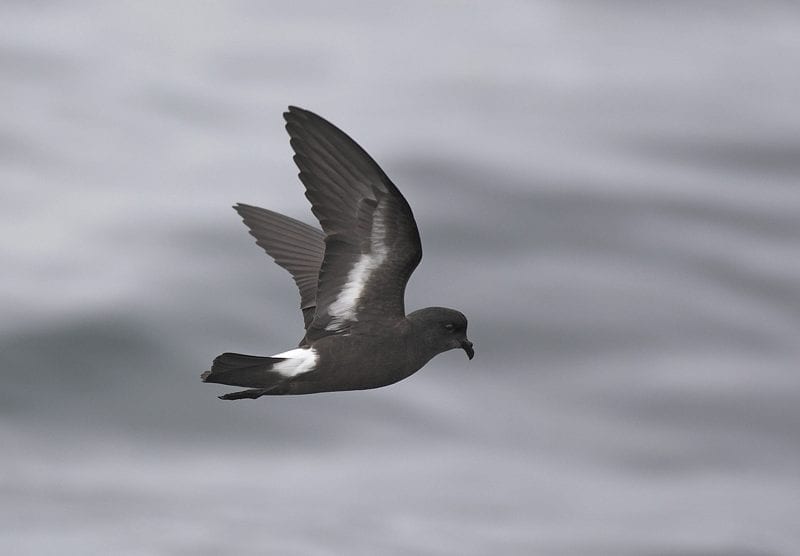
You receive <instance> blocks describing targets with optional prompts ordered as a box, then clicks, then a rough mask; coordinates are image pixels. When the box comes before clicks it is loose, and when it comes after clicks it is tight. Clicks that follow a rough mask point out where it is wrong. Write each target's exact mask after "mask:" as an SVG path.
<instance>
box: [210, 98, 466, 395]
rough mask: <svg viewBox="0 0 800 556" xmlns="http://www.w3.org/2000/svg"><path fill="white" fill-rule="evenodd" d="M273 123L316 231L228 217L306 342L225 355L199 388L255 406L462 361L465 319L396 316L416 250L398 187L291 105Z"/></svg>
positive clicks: (448, 313) (247, 210) (432, 313)
mask: <svg viewBox="0 0 800 556" xmlns="http://www.w3.org/2000/svg"><path fill="white" fill-rule="evenodd" d="M283 117H284V118H285V119H286V130H287V131H288V132H289V136H290V137H291V141H290V144H291V146H292V149H294V152H295V155H294V161H295V163H296V164H297V167H298V168H299V169H300V174H299V176H300V180H301V181H302V182H303V185H305V188H306V197H307V198H308V200H309V201H310V202H311V211H312V212H313V213H314V216H316V217H317V219H318V220H319V223H320V225H321V226H322V231H320V230H318V229H316V228H314V227H312V226H309V225H308V224H304V223H303V222H300V221H298V220H295V219H293V218H289V217H288V216H284V215H282V214H278V213H276V212H272V211H270V210H266V209H263V208H259V207H254V206H251V205H244V204H237V205H235V206H234V207H233V208H234V209H236V211H237V212H238V213H239V215H240V216H241V217H242V219H243V220H244V223H245V224H246V225H247V227H248V228H250V233H251V234H252V235H253V236H254V237H255V238H256V243H257V244H258V245H260V246H261V247H262V248H263V249H264V250H265V251H266V252H267V254H269V255H270V256H271V257H272V258H273V259H274V260H275V262H276V263H278V264H279V265H280V266H282V267H283V268H285V269H286V270H288V271H289V273H290V274H291V275H292V277H293V278H294V281H295V283H296V284H297V287H298V289H299V290H300V308H301V309H302V311H303V321H304V324H305V336H304V337H303V339H302V340H301V341H300V344H299V346H298V347H297V348H295V349H290V350H288V351H284V352H283V353H278V354H276V355H273V356H271V357H260V356H255V355H242V354H238V353H223V354H222V355H220V356H219V357H217V358H216V359H214V363H213V365H212V367H211V370H210V371H206V372H204V373H203V374H202V379H203V381H204V382H213V383H217V384H227V385H231V386H240V387H245V388H250V389H249V390H244V391H241V392H234V393H231V394H225V395H224V396H220V398H221V399H223V400H238V399H243V398H253V399H254V398H258V397H260V396H264V395H281V394H311V393H315V392H331V391H337V390H364V389H367V388H379V387H381V386H386V385H389V384H392V383H395V382H397V381H399V380H402V379H404V378H406V377H408V376H410V375H411V374H413V373H415V372H416V371H418V370H419V369H421V368H422V367H423V366H424V365H425V364H426V363H427V362H428V361H430V360H431V359H432V358H433V357H434V356H436V355H438V354H440V353H442V352H445V351H448V350H451V349H456V348H460V349H463V350H464V351H465V352H466V354H467V357H469V358H470V359H472V357H473V355H474V351H473V349H472V343H471V342H470V341H469V340H468V339H467V319H466V317H464V315H463V314H461V313H460V312H458V311H456V310H454V309H446V308H443V307H428V308H426V309H420V310H419V311H414V312H413V313H411V314H409V315H406V312H405V304H404V301H403V297H404V294H405V289H406V283H407V282H408V279H409V277H410V276H411V273H412V272H413V271H414V269H415V268H416V267H417V265H418V264H419V262H420V260H421V259H422V245H421V244H420V238H419V231H418V230H417V224H416V222H415V221H414V215H413V214H412V213H411V208H410V207H409V206H408V203H407V202H406V200H405V199H404V198H403V196H402V195H401V194H400V191H398V190H397V187H395V185H394V184H393V183H392V182H391V180H390V179H389V178H388V177H387V176H386V174H385V173H384V172H383V170H381V169H380V167H379V166H378V164H377V163H376V162H375V161H374V160H373V159H372V157H370V155H369V154H367V152H366V151H365V150H364V149H362V148H361V147H360V146H358V144H356V142H355V141H353V140H352V139H351V138H350V137H348V136H347V135H346V134H345V133H344V132H343V131H341V130H340V129H339V128H337V127H336V126H334V125H333V124H331V123H330V122H328V121H327V120H325V119H323V118H321V117H320V116H317V115H316V114H314V113H312V112H309V111H307V110H303V109H301V108H296V107H294V106H290V107H289V110H288V112H285V113H284V114H283Z"/></svg>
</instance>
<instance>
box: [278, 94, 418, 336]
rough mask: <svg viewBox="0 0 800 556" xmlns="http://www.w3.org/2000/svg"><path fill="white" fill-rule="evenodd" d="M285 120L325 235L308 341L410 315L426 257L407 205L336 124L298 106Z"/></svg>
mask: <svg viewBox="0 0 800 556" xmlns="http://www.w3.org/2000/svg"><path fill="white" fill-rule="evenodd" d="M283 116H284V118H285V119H286V130H287V131H288V132H289V136H290V137H291V145H292V148H293V149H294V151H295V156H294V161H295V163H296V164H297V167H298V168H299V169H300V180H301V181H302V182H303V184H304V185H305V187H306V197H307V198H308V200H309V201H310V202H311V210H312V211H313V213H314V215H315V216H316V217H317V218H318V219H319V221H320V224H321V225H322V229H323V230H324V231H325V255H324V258H323V261H322V266H321V268H320V273H319V282H318V285H317V297H316V303H317V308H316V312H315V314H314V319H313V321H312V323H311V326H309V327H308V331H307V338H308V339H309V340H313V339H315V338H318V337H321V336H325V335H328V334H340V333H345V332H348V331H349V330H350V329H351V328H352V327H353V326H354V324H355V323H357V322H359V321H364V320H369V319H375V318H386V317H403V316H405V305H404V302H403V298H404V294H405V287H406V283H407V282H408V279H409V277H410V276H411V273H412V272H413V271H414V269H415V268H416V267H417V265H418V264H419V261H420V260H421V258H422V246H421V244H420V239H419V231H418V230H417V225H416V222H414V215H413V214H412V213H411V208H410V207H409V206H408V203H407V202H406V200H405V199H404V198H403V196H402V195H401V194H400V192H399V191H398V190H397V188H396V187H395V186H394V184H392V182H391V181H390V180H389V178H388V177H387V176H386V174H384V173H383V170H381V169H380V167H379V166H378V165H377V164H376V163H375V161H374V160H373V159H372V158H371V157H370V156H369V155H368V154H367V153H366V151H364V149H362V148H361V147H359V146H358V145H357V144H356V142H355V141H353V140H352V139H351V138H350V137H348V136H347V135H346V134H345V133H344V132H342V131H341V130H340V129H338V128H337V127H335V126H334V125H333V124H331V123H329V122H328V121H326V120H324V119H323V118H321V117H319V116H317V115H316V114H313V113H311V112H308V111H307V110H302V109H300V108H295V107H289V111H288V112H286V113H284V115H283Z"/></svg>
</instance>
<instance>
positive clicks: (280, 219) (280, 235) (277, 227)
mask: <svg viewBox="0 0 800 556" xmlns="http://www.w3.org/2000/svg"><path fill="white" fill-rule="evenodd" d="M233 208H234V209H236V212H238V213H239V215H240V216H241V217H242V219H243V220H244V223H245V224H246V225H247V227H248V228H250V234H251V235H252V236H253V237H255V238H256V243H257V244H258V245H260V246H261V247H262V248H263V249H264V251H266V252H267V254H268V255H269V256H270V257H272V258H273V259H275V262H276V263H278V264H279V265H281V266H282V267H283V268H285V269H286V270H288V271H289V273H290V274H291V275H292V278H294V281H295V283H296V284H297V288H298V289H299V290H300V308H301V309H302V311H303V321H304V322H305V328H308V326H309V324H311V321H312V320H313V318H314V307H315V305H316V297H317V280H318V278H319V269H320V266H322V258H323V254H324V253H325V234H323V233H322V232H321V231H319V230H318V229H316V228H314V227H312V226H309V225H308V224H304V223H303V222H300V221H299V220H295V219H294V218H289V217H288V216H284V215H282V214H278V213H277V212H272V211H271V210H267V209H263V208H260V207H254V206H251V205H244V204H241V203H239V204H237V205H235V206H234V207H233Z"/></svg>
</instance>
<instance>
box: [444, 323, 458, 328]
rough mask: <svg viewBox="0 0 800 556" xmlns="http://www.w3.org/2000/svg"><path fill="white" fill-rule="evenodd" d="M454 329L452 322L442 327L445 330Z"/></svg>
mask: <svg viewBox="0 0 800 556" xmlns="http://www.w3.org/2000/svg"><path fill="white" fill-rule="evenodd" d="M455 327H456V325H455V324H453V323H452V322H448V323H447V324H445V325H444V329H445V330H453V329H454V328H455Z"/></svg>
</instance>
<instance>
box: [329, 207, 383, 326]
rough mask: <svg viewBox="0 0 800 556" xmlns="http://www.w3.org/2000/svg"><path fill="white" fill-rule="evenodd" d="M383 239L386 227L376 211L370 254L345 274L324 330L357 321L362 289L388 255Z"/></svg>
mask: <svg viewBox="0 0 800 556" xmlns="http://www.w3.org/2000/svg"><path fill="white" fill-rule="evenodd" d="M385 237H386V226H384V224H383V214H382V213H381V212H379V211H377V210H376V211H375V217H374V219H373V221H372V238H371V241H370V244H371V248H372V249H371V253H363V254H362V255H361V257H360V258H359V259H358V262H356V264H355V266H353V268H351V269H350V272H348V273H347V282H346V283H345V285H344V287H343V288H342V291H340V292H339V295H338V296H336V301H334V302H333V303H331V304H330V305H329V306H328V314H329V315H330V316H331V322H330V324H328V326H326V327H325V330H336V329H338V328H339V326H341V325H342V323H344V322H347V321H354V320H358V318H357V317H356V308H357V307H358V300H359V299H360V298H361V294H362V293H364V287H365V286H366V285H367V282H369V278H370V276H372V273H373V272H374V271H375V269H377V268H378V267H380V266H381V265H382V264H383V261H385V260H386V256H387V255H388V254H389V250H388V249H387V248H386V244H385V243H384V238H385Z"/></svg>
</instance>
